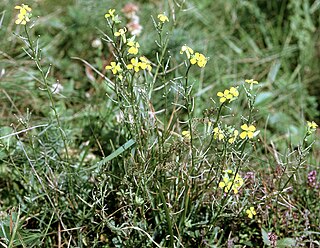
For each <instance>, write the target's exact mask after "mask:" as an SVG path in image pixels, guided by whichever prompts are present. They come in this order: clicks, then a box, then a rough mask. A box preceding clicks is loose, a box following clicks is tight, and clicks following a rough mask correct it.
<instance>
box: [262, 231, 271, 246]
mask: <svg viewBox="0 0 320 248" xmlns="http://www.w3.org/2000/svg"><path fill="white" fill-rule="evenodd" d="M261 235H262V240H263V243H264V244H265V245H270V240H269V238H268V233H267V231H266V230H264V229H263V228H261Z"/></svg>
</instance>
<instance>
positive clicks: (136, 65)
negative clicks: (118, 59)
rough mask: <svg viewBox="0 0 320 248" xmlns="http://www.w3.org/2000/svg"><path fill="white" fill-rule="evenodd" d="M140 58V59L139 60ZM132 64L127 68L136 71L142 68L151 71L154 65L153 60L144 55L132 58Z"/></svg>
mask: <svg viewBox="0 0 320 248" xmlns="http://www.w3.org/2000/svg"><path fill="white" fill-rule="evenodd" d="M139 60H140V61H139ZM130 62H131V64H128V65H127V69H129V70H134V71H135V72H138V71H140V69H142V70H146V69H147V70H148V71H151V69H152V67H151V62H150V61H149V60H148V59H147V58H146V57H144V56H142V57H140V58H139V59H138V58H132V59H131V60H130Z"/></svg>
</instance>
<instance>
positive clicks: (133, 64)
mask: <svg viewBox="0 0 320 248" xmlns="http://www.w3.org/2000/svg"><path fill="white" fill-rule="evenodd" d="M130 62H131V64H128V65H127V68H128V69H129V70H134V71H135V72H138V71H139V70H140V68H139V66H140V65H139V60H138V58H132V59H131V60H130Z"/></svg>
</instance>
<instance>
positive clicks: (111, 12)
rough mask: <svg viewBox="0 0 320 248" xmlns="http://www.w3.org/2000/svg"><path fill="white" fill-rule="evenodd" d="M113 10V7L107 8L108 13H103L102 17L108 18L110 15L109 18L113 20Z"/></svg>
mask: <svg viewBox="0 0 320 248" xmlns="http://www.w3.org/2000/svg"><path fill="white" fill-rule="evenodd" d="M115 11H116V10H115V9H109V10H108V13H107V14H105V15H104V17H105V18H106V19H108V18H110V17H111V20H112V21H114V12H115Z"/></svg>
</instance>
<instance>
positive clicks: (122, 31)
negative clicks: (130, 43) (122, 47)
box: [114, 28, 127, 43]
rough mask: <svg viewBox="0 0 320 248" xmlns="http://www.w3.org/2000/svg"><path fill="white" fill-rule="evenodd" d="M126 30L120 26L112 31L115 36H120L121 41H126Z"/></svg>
mask: <svg viewBox="0 0 320 248" xmlns="http://www.w3.org/2000/svg"><path fill="white" fill-rule="evenodd" d="M126 32H127V29H126V28H121V29H119V30H118V31H117V32H115V33H114V36H116V37H118V36H121V38H122V40H123V43H126V42H127V39H126Z"/></svg>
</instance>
